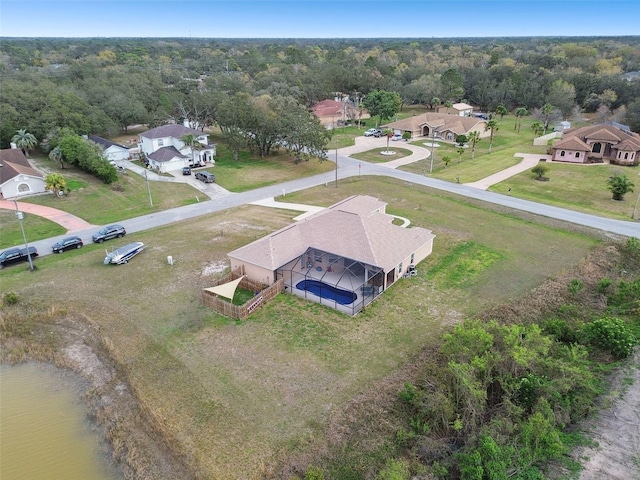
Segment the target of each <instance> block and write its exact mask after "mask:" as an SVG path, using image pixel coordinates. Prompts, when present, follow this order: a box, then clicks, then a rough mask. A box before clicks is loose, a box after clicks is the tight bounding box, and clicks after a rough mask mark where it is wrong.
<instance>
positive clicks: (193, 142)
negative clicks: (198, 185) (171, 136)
mask: <svg viewBox="0 0 640 480" xmlns="http://www.w3.org/2000/svg"><path fill="white" fill-rule="evenodd" d="M180 141H181V142H182V143H184V146H185V147H189V148H190V149H191V163H193V164H196V163H200V162H196V158H195V156H196V151H197V150H198V149H199V148H198V147H200V145H201V144H200V142H199V141H198V137H196V136H195V135H194V134H192V133H187V134H186V135H183V136H182V137H180Z"/></svg>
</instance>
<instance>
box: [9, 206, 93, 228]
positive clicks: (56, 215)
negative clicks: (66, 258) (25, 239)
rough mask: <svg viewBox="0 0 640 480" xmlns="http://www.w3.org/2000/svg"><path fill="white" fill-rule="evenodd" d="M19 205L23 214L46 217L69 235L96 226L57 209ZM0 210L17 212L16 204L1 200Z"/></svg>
mask: <svg viewBox="0 0 640 480" xmlns="http://www.w3.org/2000/svg"><path fill="white" fill-rule="evenodd" d="M17 204H18V210H20V211H21V212H24V213H29V214H31V215H37V216H39V217H44V218H46V219H47V220H51V221H52V222H55V223H57V224H58V225H61V226H63V227H64V228H66V229H67V233H73V232H79V231H81V230H86V229H87V228H91V227H93V226H94V225H92V224H90V223H89V222H86V221H84V220H83V219H81V218H79V217H76V216H75V215H71V214H70V213H67V212H63V211H62V210H58V209H56V208H51V207H44V206H42V205H36V204H33V203H26V202H17ZM0 208H2V209H5V210H15V209H16V202H14V201H9V200H0Z"/></svg>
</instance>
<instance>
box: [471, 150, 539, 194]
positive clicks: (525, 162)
mask: <svg viewBox="0 0 640 480" xmlns="http://www.w3.org/2000/svg"><path fill="white" fill-rule="evenodd" d="M513 156H514V157H522V161H521V162H520V163H519V164H517V165H514V166H513V167H509V168H505V169H504V170H502V171H500V172H498V173H494V174H493V175H489V176H488V177H485V178H482V179H480V180H478V181H476V182H471V183H465V185H467V186H469V187H474V188H480V189H481V190H486V189H487V188H489V187H490V186H491V185H495V184H496V183H500V182H502V181H504V180H506V179H507V178H511V177H513V176H514V175H517V174H519V173H522V172H526V171H527V170H531V169H532V168H533V167H535V166H536V165H537V164H538V162H539V161H540V160H541V159H543V158H544V159H545V161H548V162H550V161H551V155H538V154H536V155H534V154H531V153H516V154H514V155H513Z"/></svg>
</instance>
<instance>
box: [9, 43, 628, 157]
mask: <svg viewBox="0 0 640 480" xmlns="http://www.w3.org/2000/svg"><path fill="white" fill-rule="evenodd" d="M636 71H640V37H610V38H609V37H579V38H571V37H563V38H553V37H540V38H482V39H477V38H476V39H474V38H451V39H348V40H347V39H327V40H325V39H322V40H319V39H316V40H313V39H304V40H300V39H296V40H293V39H290V40H286V39H282V40H277V39H268V40H267V39H265V40H260V39H245V40H243V39H135V38H119V39H104V38H100V39H64V38H60V39H54V38H11V39H9V38H4V39H2V41H1V42H0V81H1V82H2V93H1V97H0V116H1V117H2V125H1V127H0V146H1V147H2V148H7V147H8V144H9V141H10V138H11V137H12V136H13V135H14V134H15V132H16V131H17V130H18V129H26V130H27V131H29V132H30V133H32V134H33V135H35V136H36V138H38V139H43V138H45V137H46V135H47V134H48V133H49V132H50V131H52V130H53V129H55V128H64V127H67V128H70V129H72V130H73V131H74V132H75V133H77V134H79V135H84V134H97V135H107V136H108V135H110V134H114V133H116V132H117V131H119V130H126V128H127V127H128V126H129V125H132V124H137V123H142V124H147V125H149V126H151V127H152V126H156V125H160V124H163V123H166V122H170V121H181V120H183V119H185V118H187V119H189V120H190V121H195V122H196V123H198V124H199V125H201V126H202V127H206V126H219V127H221V128H224V127H225V125H221V124H220V121H221V117H220V116H219V113H220V112H221V111H222V110H223V109H222V108H221V107H222V106H223V105H225V103H226V104H228V103H229V102H230V101H233V99H234V98H238V97H237V95H240V94H241V95H245V96H248V97H250V98H252V101H251V103H254V104H255V103H260V102H267V103H269V102H270V103H271V104H280V105H282V104H287V105H292V102H295V103H297V104H299V105H300V106H302V107H304V108H307V109H308V108H309V107H310V106H312V105H313V104H314V103H316V102H318V101H320V100H323V99H326V98H334V97H336V95H338V94H339V95H343V96H348V97H349V98H352V99H362V98H364V97H366V95H367V94H369V93H371V92H373V91H388V92H395V93H397V94H398V95H399V97H400V99H401V102H402V105H408V104H422V105H425V106H426V107H428V108H431V107H433V106H434V105H433V104H434V102H435V103H439V104H446V103H447V102H452V103H455V102H465V103H469V104H471V105H474V106H475V107H477V108H478V109H479V110H481V111H486V112H495V111H496V109H497V108H498V107H499V106H503V107H504V108H506V109H507V110H508V111H510V112H513V111H515V110H516V109H518V108H526V109H527V110H528V111H529V112H533V111H535V110H536V109H540V108H542V107H543V106H544V105H545V104H552V105H554V106H555V107H556V108H557V109H559V111H561V112H562V115H563V116H565V117H566V118H569V117H571V116H573V115H578V114H580V113H581V112H588V113H593V114H596V118H597V119H600V120H614V121H618V122H622V123H626V124H628V125H630V126H631V128H632V129H633V130H635V131H640V100H639V99H640V81H631V80H628V79H627V77H625V76H624V74H626V73H629V72H636ZM226 117H227V118H228V117H229V115H226ZM285 123H286V122H285ZM229 128H231V127H229Z"/></svg>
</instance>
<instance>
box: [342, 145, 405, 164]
mask: <svg viewBox="0 0 640 480" xmlns="http://www.w3.org/2000/svg"><path fill="white" fill-rule="evenodd" d="M389 150H391V151H392V152H394V153H393V155H383V154H382V152H386V151H389ZM412 153H413V152H412V151H411V150H407V149H406V148H394V145H390V146H389V148H387V147H382V148H374V149H372V150H367V151H366V152H361V153H355V154H353V155H350V157H351V158H355V159H357V160H364V161H365V162H371V163H385V162H390V161H391V160H397V159H399V158H403V157H408V156H409V155H411V154H412Z"/></svg>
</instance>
